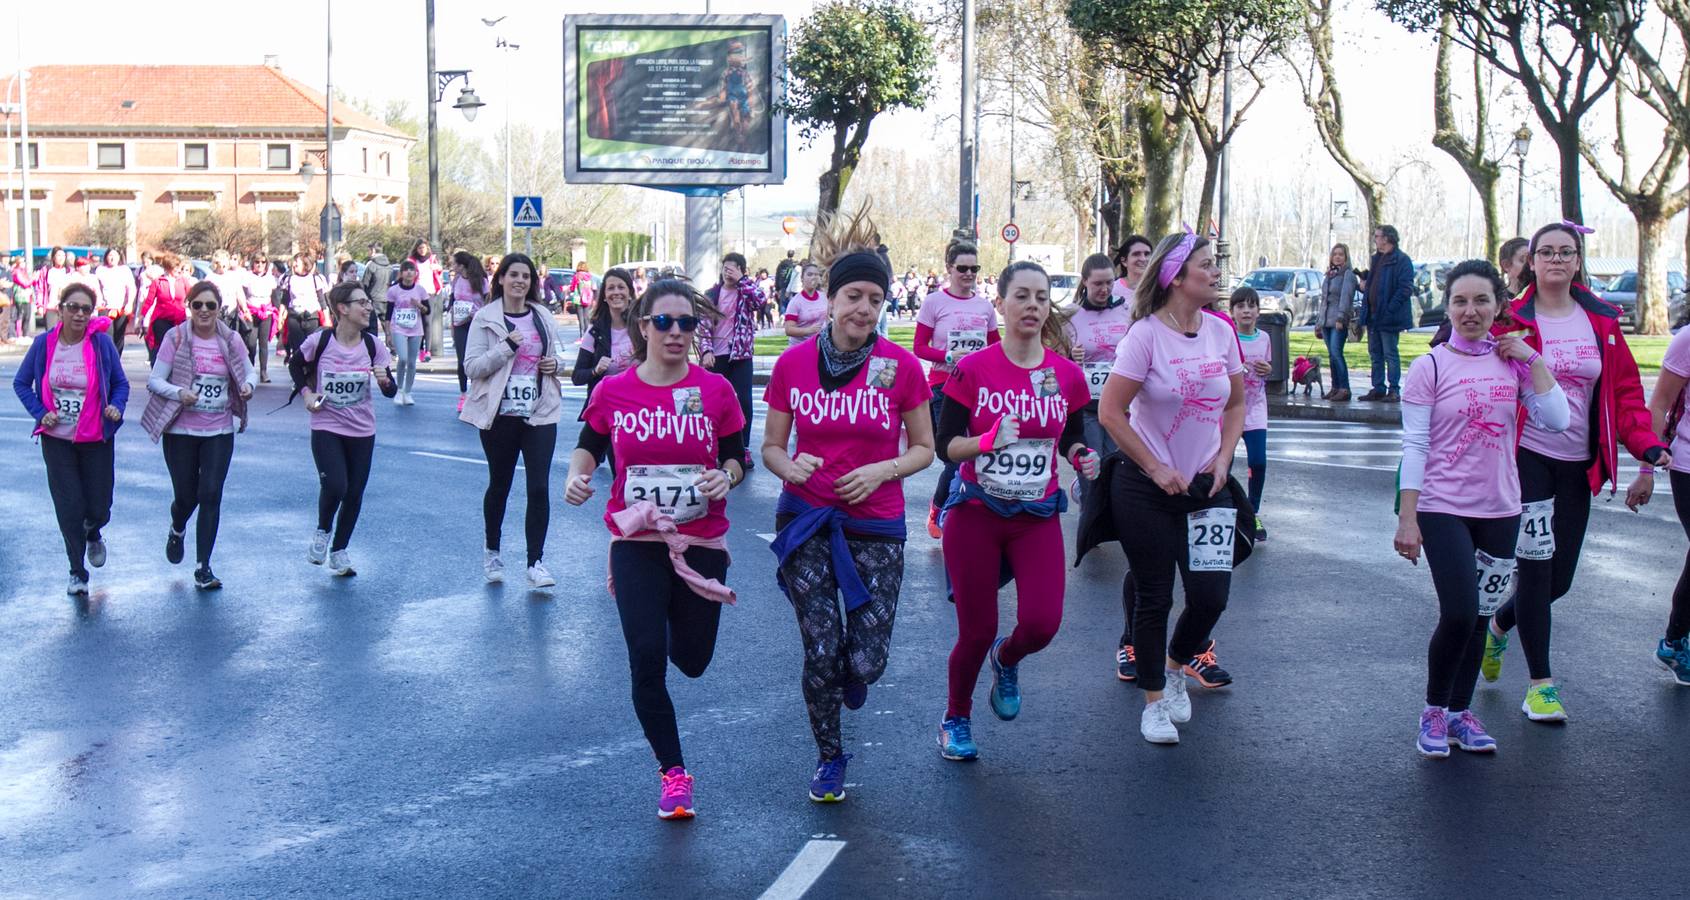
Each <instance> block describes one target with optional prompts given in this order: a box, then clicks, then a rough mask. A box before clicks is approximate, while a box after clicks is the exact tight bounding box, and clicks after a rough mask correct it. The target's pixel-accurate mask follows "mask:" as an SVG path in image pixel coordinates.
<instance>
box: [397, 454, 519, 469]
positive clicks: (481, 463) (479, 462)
mask: <svg viewBox="0 0 1690 900" xmlns="http://www.w3.org/2000/svg"><path fill="white" fill-rule="evenodd" d="M411 455H412V456H426V457H428V458H430V459H449V460H451V461H452V462H461V463H473V464H475V465H478V466H484V465H486V464H487V460H485V459H476V458H475V457H473V456H453V455H451V454H450V453H430V452H429V451H427V450H412V451H411ZM517 468H518V469H520V468H522V466H521V465H520V464H519V465H517Z"/></svg>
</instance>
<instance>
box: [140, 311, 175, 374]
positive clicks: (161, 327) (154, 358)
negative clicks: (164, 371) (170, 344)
mask: <svg viewBox="0 0 1690 900" xmlns="http://www.w3.org/2000/svg"><path fill="white" fill-rule="evenodd" d="M175 327H176V323H175V322H166V321H163V320H161V319H154V320H153V324H152V325H150V326H148V329H147V331H148V332H149V333H150V334H151V335H152V340H150V341H148V342H147V365H149V366H150V365H152V364H153V363H156V362H158V348H159V346H160V345H161V344H163V343H164V336H165V335H166V334H169V333H170V329H172V328H175Z"/></svg>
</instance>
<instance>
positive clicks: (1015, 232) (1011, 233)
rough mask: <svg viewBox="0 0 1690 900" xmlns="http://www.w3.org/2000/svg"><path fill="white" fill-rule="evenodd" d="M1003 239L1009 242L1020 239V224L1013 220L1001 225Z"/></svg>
mask: <svg viewBox="0 0 1690 900" xmlns="http://www.w3.org/2000/svg"><path fill="white" fill-rule="evenodd" d="M1003 239H1004V240H1006V241H1008V242H1009V243H1011V244H1013V243H1015V242H1016V241H1019V240H1021V226H1019V225H1017V224H1015V223H1014V222H1011V223H1009V224H1008V225H1005V226H1003Z"/></svg>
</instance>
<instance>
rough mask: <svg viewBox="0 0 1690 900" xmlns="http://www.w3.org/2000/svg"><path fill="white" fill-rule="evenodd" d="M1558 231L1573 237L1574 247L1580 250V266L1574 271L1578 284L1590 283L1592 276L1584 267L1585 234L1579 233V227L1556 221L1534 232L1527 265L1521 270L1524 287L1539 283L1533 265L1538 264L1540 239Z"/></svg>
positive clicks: (1522, 285) (1527, 256)
mask: <svg viewBox="0 0 1690 900" xmlns="http://www.w3.org/2000/svg"><path fill="white" fill-rule="evenodd" d="M1556 231H1559V232H1561V233H1562V234H1564V235H1567V236H1568V237H1570V238H1572V239H1573V247H1574V248H1576V249H1577V250H1578V252H1579V268H1578V271H1577V272H1574V273H1573V281H1574V282H1575V283H1577V284H1587V283H1589V281H1590V276H1589V275H1588V274H1587V273H1586V272H1585V269H1584V259H1585V257H1584V235H1582V234H1579V233H1578V229H1576V228H1573V227H1572V226H1570V225H1568V224H1566V223H1565V222H1555V223H1553V224H1550V225H1545V226H1543V227H1542V228H1539V229H1538V230H1537V231H1534V232H1532V242H1531V245H1530V250H1529V252H1528V253H1527V254H1526V267H1525V268H1523V269H1521V270H1520V286H1521V287H1522V288H1523V287H1525V286H1526V285H1528V284H1536V283H1537V273H1536V272H1535V271H1533V269H1532V267H1533V266H1534V265H1536V260H1537V243H1538V241H1541V240H1543V236H1544V235H1546V234H1550V233H1551V232H1556Z"/></svg>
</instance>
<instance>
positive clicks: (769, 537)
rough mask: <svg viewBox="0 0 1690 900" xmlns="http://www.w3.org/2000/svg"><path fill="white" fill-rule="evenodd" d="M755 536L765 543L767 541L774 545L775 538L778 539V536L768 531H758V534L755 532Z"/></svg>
mask: <svg viewBox="0 0 1690 900" xmlns="http://www.w3.org/2000/svg"><path fill="white" fill-rule="evenodd" d="M757 536H758V537H760V538H762V539H763V540H765V541H768V542H769V543H771V544H772V543H774V542H775V538H776V537H778V535H776V534H775V533H774V532H770V531H759V532H757Z"/></svg>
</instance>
